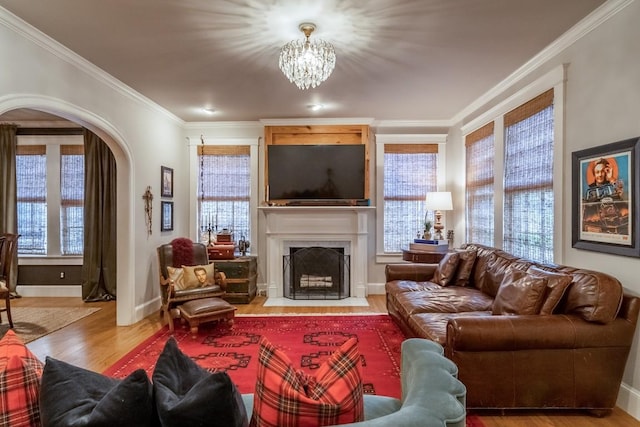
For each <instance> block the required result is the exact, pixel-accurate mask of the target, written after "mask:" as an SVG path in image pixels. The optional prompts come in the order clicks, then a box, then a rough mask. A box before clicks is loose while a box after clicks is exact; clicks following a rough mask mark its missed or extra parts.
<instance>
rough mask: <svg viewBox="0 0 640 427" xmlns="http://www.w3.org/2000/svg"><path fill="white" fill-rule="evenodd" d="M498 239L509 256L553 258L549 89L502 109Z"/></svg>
mask: <svg viewBox="0 0 640 427" xmlns="http://www.w3.org/2000/svg"><path fill="white" fill-rule="evenodd" d="M504 124H505V170H504V230H503V236H504V242H503V249H504V250H506V251H507V252H509V253H512V254H514V255H517V256H520V257H524V258H529V259H533V260H536V261H541V262H552V261H553V231H554V224H553V211H554V200H553V129H554V120H553V89H551V90H549V91H547V92H545V93H543V94H542V95H540V96H538V97H536V98H534V99H532V100H531V101H529V102H527V103H525V104H523V105H521V106H520V107H518V108H516V109H515V110H513V111H511V112H509V113H507V114H506V115H505V117H504Z"/></svg>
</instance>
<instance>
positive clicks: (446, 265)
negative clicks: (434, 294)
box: [431, 252, 460, 286]
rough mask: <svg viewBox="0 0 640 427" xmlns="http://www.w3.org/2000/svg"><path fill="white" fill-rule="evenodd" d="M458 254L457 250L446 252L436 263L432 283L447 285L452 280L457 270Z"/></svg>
mask: <svg viewBox="0 0 640 427" xmlns="http://www.w3.org/2000/svg"><path fill="white" fill-rule="evenodd" d="M459 260H460V254H459V253H458V252H448V253H447V254H446V255H445V256H444V257H443V258H442V259H441V260H440V263H439V264H438V268H436V271H435V273H433V279H432V280H431V281H432V282H434V283H437V284H439V285H440V286H447V285H449V284H451V283H452V282H453V278H454V276H455V274H456V271H457V270H458V261H459Z"/></svg>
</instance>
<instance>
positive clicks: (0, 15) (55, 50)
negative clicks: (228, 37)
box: [0, 6, 184, 126]
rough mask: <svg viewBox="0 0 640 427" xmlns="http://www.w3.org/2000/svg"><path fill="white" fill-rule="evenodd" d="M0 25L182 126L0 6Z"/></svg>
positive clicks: (169, 114)
mask: <svg viewBox="0 0 640 427" xmlns="http://www.w3.org/2000/svg"><path fill="white" fill-rule="evenodd" d="M0 24H2V25H3V26H5V27H7V28H8V29H10V30H12V31H13V32H15V33H17V34H19V35H21V36H22V37H24V38H25V39H27V40H29V41H31V42H33V43H34V44H36V45H37V46H39V47H41V48H42V49H44V50H46V51H47V52H49V53H51V54H52V55H54V56H55V57H57V58H59V59H61V60H62V61H64V62H67V63H69V64H71V65H73V66H74V67H77V68H78V69H80V70H81V71H83V72H85V73H86V74H88V75H89V76H91V77H93V78H94V79H96V80H98V81H100V82H101V83H104V84H105V85H107V86H109V87H111V88H112V89H114V90H115V91H117V92H119V93H120V94H122V95H123V96H125V97H128V98H130V99H132V100H133V101H136V102H138V103H140V104H143V105H144V106H146V107H147V108H149V109H151V110H154V111H156V112H158V113H160V114H162V115H164V116H165V117H167V118H169V119H170V120H172V121H173V122H175V123H177V124H178V125H180V126H184V120H182V119H181V118H179V117H178V116H176V115H175V114H173V113H172V112H170V111H169V110H167V109H165V108H163V107H161V106H160V105H159V104H157V103H155V102H153V101H152V100H150V99H149V98H147V97H145V96H144V95H142V94H141V93H139V92H137V91H136V90H134V89H133V88H131V87H129V86H127V85H126V84H124V83H122V82H121V81H120V80H118V79H116V78H115V77H113V76H112V75H111V74H109V73H107V72H106V71H104V70H103V69H101V68H99V67H98V66H96V65H94V64H93V63H91V62H89V61H87V60H86V59H84V58H83V57H82V56H80V55H78V54H77V53H75V52H74V51H72V50H71V49H69V48H67V47H66V46H64V45H63V44H61V43H60V42H58V41H56V40H54V39H52V38H51V37H49V36H48V35H46V34H45V33H43V32H42V31H40V30H38V29H37V28H35V27H33V26H32V25H31V24H29V23H27V22H26V21H24V20H22V19H21V18H19V17H17V16H16V15H14V14H13V13H11V12H9V11H8V10H7V9H5V8H3V7H1V6H0Z"/></svg>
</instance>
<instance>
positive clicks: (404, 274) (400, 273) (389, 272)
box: [384, 263, 438, 282]
mask: <svg viewBox="0 0 640 427" xmlns="http://www.w3.org/2000/svg"><path fill="white" fill-rule="evenodd" d="M437 267H438V264H418V263H415V264H387V266H386V267H385V269H384V275H385V278H386V281H387V282H391V281H393V280H411V281H414V282H426V281H428V280H430V279H431V278H432V277H433V273H434V272H435V271H436V268H437Z"/></svg>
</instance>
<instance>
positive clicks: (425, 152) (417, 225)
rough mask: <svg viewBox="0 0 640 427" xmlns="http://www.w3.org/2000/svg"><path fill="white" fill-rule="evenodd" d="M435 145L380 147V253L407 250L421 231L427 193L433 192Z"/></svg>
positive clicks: (436, 171) (428, 216)
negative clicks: (382, 155)
mask: <svg viewBox="0 0 640 427" xmlns="http://www.w3.org/2000/svg"><path fill="white" fill-rule="evenodd" d="M437 177H438V145H437V144H385V145H384V179H383V181H384V183H383V185H384V189H383V194H384V252H400V251H401V250H402V249H403V248H408V247H409V243H411V242H413V239H415V238H416V236H417V235H418V233H422V231H423V228H424V221H425V215H426V216H427V218H428V219H429V220H431V222H432V223H433V222H434V218H433V212H426V209H425V197H426V195H427V192H429V191H436V190H437Z"/></svg>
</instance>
